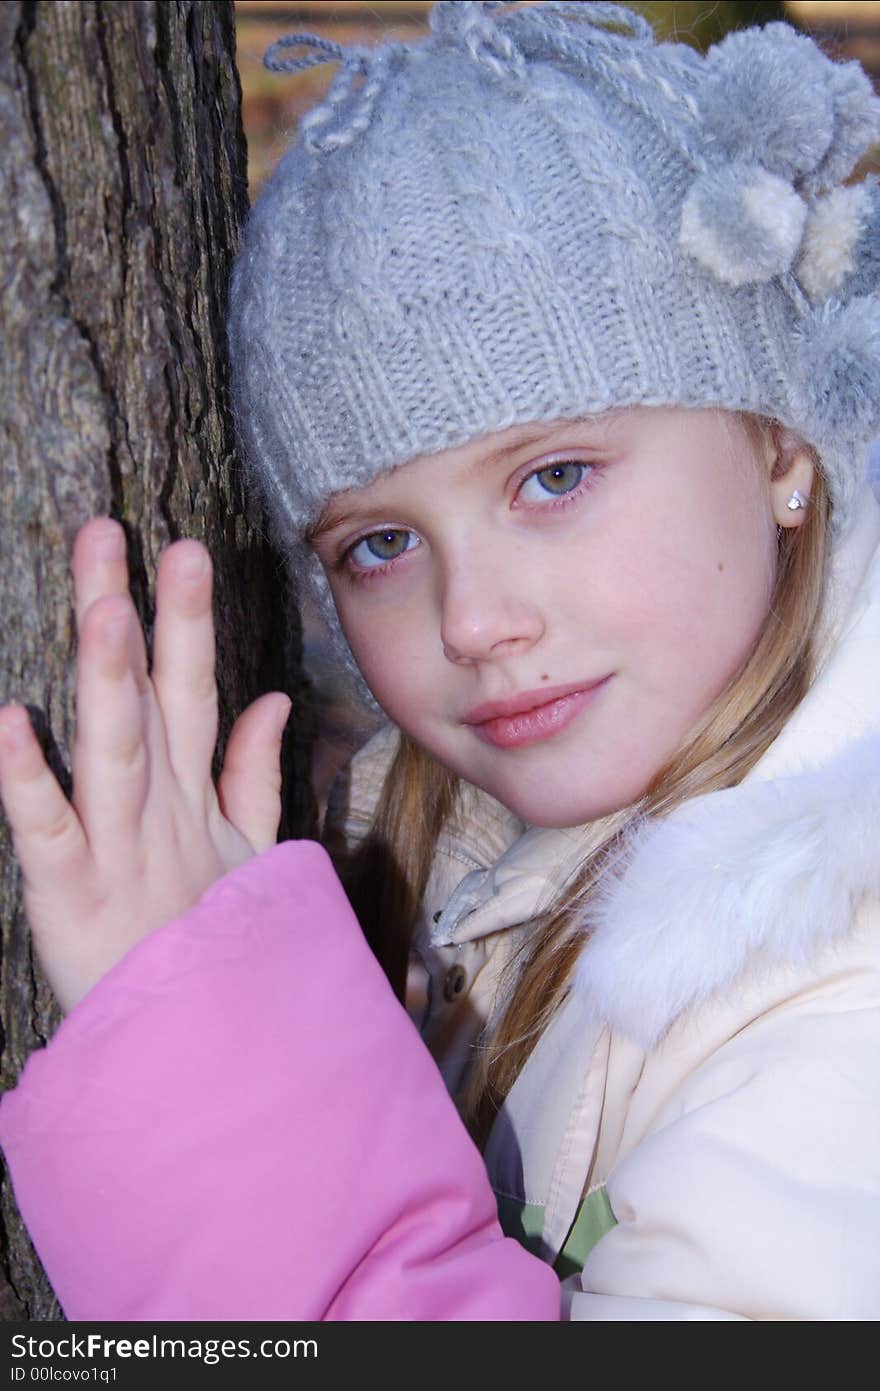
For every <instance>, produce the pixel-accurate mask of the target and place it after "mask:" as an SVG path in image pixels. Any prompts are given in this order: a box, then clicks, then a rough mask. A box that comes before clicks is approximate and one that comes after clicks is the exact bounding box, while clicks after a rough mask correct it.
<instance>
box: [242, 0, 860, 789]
mask: <svg viewBox="0 0 880 1391" xmlns="http://www.w3.org/2000/svg"><path fill="white" fill-rule="evenodd" d="M629 7H630V8H631V9H634V10H639V11H640V12H641V13H642V14H644V15H645V16H646V17H647V18H648V19H649V20H650V21H651V23H652V24H653V26H654V29H655V31H656V33H657V34H658V37H663V38H675V39H676V40H677V41H679V42H681V43H690V44H693V45H694V47H696V48H698V49H701V50H702V49H705V48H707V47H708V46H709V45H710V44H713V43H716V42H717V41H718V40H719V39H721V38H723V37H724V35H725V34H726V33H727V32H728V31H729V30H731V29H745V28H748V27H749V26H751V25H753V24H768V23H771V22H772V21H774V20H780V19H784V20H786V21H787V22H788V23H790V24H793V25H795V26H796V27H797V28H799V29H801V30H803V31H804V32H805V33H808V34H810V35H811V37H813V38H814V39H816V40H817V41H818V42H819V43H820V44H821V45H822V47H823V49H824V50H825V52H826V53H828V54H829V56H831V57H835V58H839V59H842V58H856V59H858V61H859V62H860V63H861V64H862V66H863V67H864V68H865V70H866V71H867V72H868V73H869V75H870V76H871V77H872V78H873V80H874V83H875V85H877V86H878V90H880V0H876V3H875V2H874V0H865V2H861V0H856V2H854V3H851V0H789V3H774V0H768V2H767V3H764V2H763V0H754V2H753V0H745V3H736V0H728V2H726V3H725V2H724V0H722V3H716V4H711V3H707V0H695V3H689V0H681V2H680V3H679V0H673V3H666V4H638V3H630V5H629ZM430 8H431V0H371V3H364V0H337V3H330V2H329V0H311V3H309V0H304V2H303V3H292V0H237V3H236V6H235V9H236V27H237V40H238V66H239V71H240V73H241V82H242V90H243V98H244V125H245V133H246V135H247V142H248V181H249V187H250V196H251V201H253V199H254V198H255V197H256V195H257V193H258V192H259V190H260V186H261V185H262V183H263V181H264V180H265V178H266V176H267V175H268V174H269V173H270V171H271V170H272V169H273V168H274V166H275V164H276V162H277V160H278V159H279V157H280V156H281V154H282V153H283V152H284V150H285V148H286V146H287V145H288V143H289V142H290V140H291V139H292V138H293V136H294V135H295V133H296V127H297V122H298V120H299V118H300V116H301V115H302V113H303V112H304V111H307V110H308V109H309V107H311V106H313V105H314V103H315V102H316V101H317V100H319V99H320V97H321V96H322V94H323V92H324V91H325V89H326V88H327V86H328V85H329V83H330V81H331V79H332V77H333V75H334V73H335V72H336V67H335V65H334V64H330V63H324V64H322V65H321V66H319V67H313V68H310V69H309V70H307V71H306V72H304V73H297V74H294V75H291V74H276V73H270V72H268V71H267V70H266V69H265V68H264V67H263V63H262V60H263V54H264V53H265V51H266V49H267V48H268V47H269V45H270V44H271V43H272V42H273V41H274V40H275V39H277V38H280V37H281V36H282V35H283V34H290V33H295V32H297V31H303V30H304V31H307V32H310V33H315V34H320V35H322V36H324V37H326V38H330V39H334V40H336V41H337V42H338V43H342V44H346V43H377V42H379V41H381V40H382V39H384V38H395V39H404V40H406V39H414V38H418V37H419V36H420V35H422V34H424V33H425V32H426V30H427V15H428V11H429V10H430ZM870 172H880V146H878V147H877V149H875V150H874V151H873V152H872V153H871V155H870V156H869V157H868V159H866V160H864V161H863V162H862V164H861V165H860V166H859V169H858V170H856V172H855V174H854V176H853V177H854V178H861V177H862V176H863V175H864V174H865V173H870ZM872 455H873V457H872V470H873V473H874V476H875V478H880V441H878V445H877V446H875V449H874V450H873V451H872ZM303 627H304V637H305V649H306V650H305V661H306V666H307V669H308V671H309V673H310V676H311V680H312V687H313V699H314V705H315V715H316V727H317V731H318V732H317V737H316V740H315V745H314V761H313V778H314V784H315V792H316V796H317V798H318V803H319V807H321V809H322V810H323V806H324V803H325V799H326V794H327V790H328V787H329V785H330V783H331V781H332V779H333V776H334V774H335V772H336V770H337V769H338V768H339V767H340V766H341V765H342V764H343V763H344V762H345V761H347V759H348V758H349V757H350V755H351V753H352V752H354V750H355V749H356V748H357V747H358V746H359V745H360V744H361V743H362V742H363V740H364V739H365V738H366V737H368V736H369V734H370V733H371V732H372V730H373V729H374V728H376V726H377V723H378V719H377V718H376V717H373V716H371V715H370V713H369V712H368V711H366V710H365V709H364V707H363V705H362V704H361V702H360V701H359V699H358V697H357V693H356V691H355V689H354V687H353V684H352V683H351V682H350V681H347V680H345V679H344V678H343V677H341V675H340V673H339V672H338V670H336V669H335V667H334V666H333V665H332V664H331V662H330V661H329V658H328V653H327V649H326V644H325V642H324V639H323V636H322V632H321V627H320V624H319V622H318V620H317V618H316V616H315V614H314V613H312V612H310V611H308V610H307V611H306V612H305V613H304V614H303Z"/></svg>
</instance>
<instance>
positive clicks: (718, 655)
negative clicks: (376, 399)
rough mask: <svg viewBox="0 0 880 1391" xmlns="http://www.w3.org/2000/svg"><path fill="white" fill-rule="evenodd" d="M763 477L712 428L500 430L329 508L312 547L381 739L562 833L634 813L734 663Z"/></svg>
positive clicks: (619, 424) (719, 421) (757, 575)
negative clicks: (393, 734)
mask: <svg viewBox="0 0 880 1391" xmlns="http://www.w3.org/2000/svg"><path fill="white" fill-rule="evenodd" d="M769 471H770V462H769V457H768V459H764V458H763V457H762V458H760V459H759V458H756V457H755V453H754V449H753V447H752V445H751V444H750V443H749V440H748V437H747V435H746V433H745V430H744V428H743V426H742V424H741V422H740V421H739V420H738V419H737V418H736V417H734V416H731V415H729V414H727V413H725V412H722V411H715V410H685V409H672V408H657V407H632V408H630V409H626V410H619V411H613V412H608V413H607V414H605V415H603V416H600V417H598V418H595V419H592V420H587V421H575V422H572V421H569V422H555V423H551V424H546V423H545V424H540V425H530V426H515V427H512V428H511V429H508V430H503V431H500V432H498V433H496V434H492V435H487V436H484V437H483V438H481V439H479V440H476V441H474V442H472V443H470V444H467V445H465V446H463V447H461V448H459V449H450V450H447V451H445V452H443V453H440V454H432V455H426V456H423V457H420V458H417V459H415V460H413V461H412V462H410V463H408V464H405V465H403V466H402V467H401V468H397V469H394V470H391V471H390V472H388V473H386V474H384V475H382V476H381V477H379V478H378V479H377V480H376V481H375V482H373V483H372V484H370V485H369V486H368V487H366V488H360V489H354V490H351V491H347V492H344V493H338V494H336V495H335V496H334V497H333V498H332V499H331V500H330V503H329V504H328V507H327V510H326V512H325V515H324V518H323V519H322V523H321V526H320V528H319V532H318V533H317V534H316V536H315V538H314V546H315V549H316V551H317V552H318V555H319V556H320V559H321V561H322V562H323V564H324V566H325V568H326V570H327V574H328V576H329V581H330V585H331V588H332V591H333V596H334V599H335V601H336V606H337V609H338V611H339V617H340V621H341V623H342V628H343V631H344V632H345V635H346V637H347V639H348V641H349V643H350V645H351V648H352V651H353V653H354V656H355V659H356V660H357V663H358V665H359V666H360V668H361V670H362V672H363V674H364V677H365V678H366V681H367V683H368V685H369V686H370V688H371V690H372V691H373V693H374V695H375V697H376V699H377V700H378V702H379V704H380V705H381V706H382V707H383V708H384V709H385V710H386V711H387V713H388V715H389V716H390V717H391V719H392V720H393V721H394V722H395V724H397V725H399V726H400V727H401V728H402V729H403V730H405V731H406V733H407V734H408V735H409V736H410V737H411V738H412V739H413V740H414V741H415V742H416V743H417V744H419V745H421V746H422V747H423V748H424V749H426V750H427V751H428V753H430V754H432V755H433V757H434V758H436V759H437V760H438V761H439V762H440V763H442V764H445V765H446V767H448V768H450V769H452V770H453V771H454V772H456V773H459V774H460V775H461V776H462V777H463V778H465V779H466V780H467V781H468V782H470V783H473V784H476V785H477V786H478V787H481V788H484V789H485V791H487V792H489V793H491V794H492V796H494V797H496V798H498V800H499V801H501V802H503V803H504V805H505V806H507V807H509V808H510V810H511V811H513V812H514V813H516V815H518V816H519V817H520V818H521V819H522V820H523V821H525V822H528V823H530V824H532V825H538V826H573V825H579V824H580V823H582V822H585V821H589V820H592V819H594V818H595V817H598V816H601V815H604V814H606V813H608V812H610V811H614V810H619V809H620V808H622V807H624V806H627V805H629V804H630V803H632V802H633V801H635V800H636V799H637V798H638V797H640V796H641V794H642V793H643V792H644V791H645V790H646V788H647V787H648V786H649V784H650V783H651V781H652V779H653V778H654V776H655V775H656V774H657V772H658V771H659V770H660V768H661V767H662V765H663V764H664V763H665V762H666V760H667V758H668V757H669V756H670V755H671V754H672V753H673V752H674V750H675V749H676V748H677V747H678V745H680V744H681V742H682V741H683V739H684V738H685V736H686V735H687V734H688V732H689V731H690V730H691V729H692V727H693V726H694V724H695V723H696V721H697V720H698V719H699V717H700V716H701V715H702V714H703V712H704V711H705V710H706V709H707V708H708V706H709V705H710V704H711V702H712V701H713V700H714V698H715V697H716V696H717V695H719V694H720V693H721V691H722V690H723V689H724V687H725V686H726V685H727V684H728V682H729V681H730V680H731V678H732V677H733V676H735V674H736V673H737V672H738V670H739V669H740V667H741V666H742V665H743V663H744V662H745V660H746V658H747V657H748V655H749V652H750V649H751V648H752V646H753V644H754V642H755V640H756V638H757V636H758V634H759V632H760V630H761V627H762V625H763V623H764V619H765V617H766V615H767V611H768V607H769V602H770V595H771V592H772V588H773V582H774V576H775V556H776V540H775V538H776V531H775V528H776V519H775V517H774V514H773V508H772V505H771V495H770V485H769Z"/></svg>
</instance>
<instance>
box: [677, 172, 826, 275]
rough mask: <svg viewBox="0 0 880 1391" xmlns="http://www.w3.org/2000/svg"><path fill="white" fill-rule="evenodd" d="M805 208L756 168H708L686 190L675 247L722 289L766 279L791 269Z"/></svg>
mask: <svg viewBox="0 0 880 1391" xmlns="http://www.w3.org/2000/svg"><path fill="white" fill-rule="evenodd" d="M806 216H807V208H806V204H805V203H804V201H803V199H802V198H799V197H798V195H797V194H796V193H795V192H794V189H793V188H792V187H791V185H790V184H788V183H786V182H785V180H784V179H780V178H779V177H778V176H777V175H776V174H770V173H768V171H767V170H766V169H764V168H762V167H761V165H760V164H754V163H748V162H745V161H737V162H735V163H733V164H728V165H725V166H724V167H723V168H721V169H710V170H708V171H707V172H706V173H704V174H701V175H699V177H698V178H697V179H696V180H695V182H694V183H693V184H692V186H691V188H690V189H689V191H688V193H687V195H686V197H685V200H684V203H683V204H682V209H681V232H680V237H679V240H680V243H681V246H682V248H683V249H684V250H685V251H686V252H688V254H689V255H691V256H693V258H694V259H695V260H696V261H699V263H700V264H701V265H702V266H704V267H705V268H706V270H709V271H711V272H712V274H713V275H715V276H716V277H717V278H718V279H719V280H721V281H723V282H724V283H725V284H727V285H734V286H738V285H748V284H752V283H754V282H760V281H766V280H772V279H773V278H774V276H777V275H783V274H785V272H786V271H787V270H788V269H789V267H790V266H791V264H792V262H793V260H794V258H795V255H796V254H797V251H798V249H799V247H800V244H801V238H802V236H803V231H804V223H805V221H806Z"/></svg>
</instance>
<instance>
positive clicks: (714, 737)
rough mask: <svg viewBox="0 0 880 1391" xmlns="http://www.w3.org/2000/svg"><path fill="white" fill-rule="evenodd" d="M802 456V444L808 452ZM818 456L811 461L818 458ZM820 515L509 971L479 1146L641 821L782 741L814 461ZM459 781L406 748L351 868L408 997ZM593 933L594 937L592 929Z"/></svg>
mask: <svg viewBox="0 0 880 1391" xmlns="http://www.w3.org/2000/svg"><path fill="white" fill-rule="evenodd" d="M739 419H740V420H741V422H742V425H743V427H744V429H745V431H746V435H747V437H748V439H749V442H750V444H751V446H752V449H753V451H754V454H755V456H756V457H757V456H758V455H759V453H760V451H761V450H762V449H763V448H764V447H765V446H766V442H767V439H768V436H769V437H770V438H771V439H772V440H773V442H774V445H775V447H776V451H777V456H778V459H779V462H778V463H777V466H776V475H784V474H785V472H787V469H788V466H789V462H790V461H789V460H787V458H786V448H785V447H783V446H782V444H781V441H782V440H783V436H784V435H787V436H788V452H789V453H790V449H791V439H792V436H791V432H790V431H789V432H783V430H782V427H780V426H779V425H778V423H777V422H775V421H771V420H767V419H764V418H763V417H757V416H752V415H745V414H743V415H741V416H740V417H739ZM797 444H798V445H799V446H800V447H801V448H803V447H804V443H803V441H797ZM811 452H812V451H811ZM813 458H814V464H815V465H816V468H815V477H814V483H813V488H812V492H811V497H810V505H809V509H808V512H807V516H806V517H805V519H804V522H803V524H802V525H801V526H799V527H793V528H783V529H781V530H780V532H779V538H778V558H777V572H776V580H775V585H774V589H773V594H772V598H771V602H770V607H769V611H768V614H767V617H766V620H765V622H764V624H763V627H762V629H761V632H760V634H759V636H758V638H757V640H756V642H755V644H754V646H753V648H752V651H751V653H750V655H749V657H748V658H747V660H746V662H745V664H744V665H743V667H742V669H741V670H740V671H739V673H738V674H737V675H736V676H735V677H734V679H733V680H732V681H731V682H730V683H729V685H728V687H727V688H726V690H725V691H723V692H722V693H721V695H720V696H718V698H717V699H716V700H715V701H714V702H713V703H712V705H711V706H710V708H709V709H708V710H707V711H706V712H705V713H704V715H703V717H702V718H701V720H700V721H699V723H698V725H697V727H696V728H695V729H693V730H692V731H691V733H690V734H689V736H688V738H687V740H686V742H685V743H684V745H683V746H682V747H681V748H679V749H678V750H677V751H676V752H675V753H674V754H673V755H672V756H671V757H670V758H669V759H668V760H667V762H666V764H665V765H664V766H663V767H662V768H661V769H660V771H659V772H658V773H657V774H656V776H655V777H654V779H653V781H652V783H651V784H650V786H649V787H648V788H647V789H646V791H645V792H644V794H643V796H642V797H641V798H640V799H639V801H638V802H637V803H636V804H635V805H633V806H630V807H626V808H624V809H623V810H621V811H618V812H615V813H613V814H612V815H610V816H607V817H603V818H601V819H600V820H597V821H596V822H594V823H593V831H594V835H593V837H592V839H591V843H590V844H589V846H588V848H587V849H586V851H585V857H584V860H583V862H582V864H581V867H580V869H579V871H578V873H577V875H576V876H575V878H574V879H573V880H572V881H571V882H570V883H569V884H568V885H567V886H565V887H564V888H563V889H562V890H561V892H560V895H559V897H558V899H557V901H556V902H555V903H554V904H552V905H551V907H550V908H549V909H548V910H547V911H546V912H544V913H543V914H542V915H541V916H540V917H538V918H536V919H534V920H533V921H532V923H531V924H530V930H529V931H528V932H527V933H526V934H525V936H524V940H523V944H522V946H521V948H520V949H519V951H518V952H517V953H516V954H515V956H514V958H513V959H512V960H511V961H510V963H509V964H508V966H507V968H506V973H505V985H504V988H503V990H502V992H501V1003H500V1008H498V1009H496V1018H495V1021H494V1022H493V1023H492V1024H491V1027H490V1029H489V1030H487V1032H486V1035H485V1036H484V1037H483V1038H482V1039H481V1041H480V1043H479V1045H478V1047H477V1050H476V1054H475V1058H474V1064H473V1067H472V1069H471V1074H470V1078H469V1081H468V1083H467V1085H466V1087H465V1090H464V1092H463V1094H462V1095H461V1097H460V1098H459V1099H458V1100H459V1104H460V1106H461V1109H462V1114H463V1116H464V1118H465V1120H466V1122H467V1124H468V1125H469V1127H470V1129H471V1132H472V1134H473V1135H474V1138H475V1139H476V1140H477V1142H478V1143H479V1144H483V1143H484V1142H485V1140H486V1139H487V1137H488V1133H489V1130H490V1128H491V1125H492V1121H493V1120H494V1117H495V1114H496V1113H497V1111H498V1109H499V1107H500V1106H501V1103H502V1102H503V1100H504V1098H505V1097H506V1095H507V1094H508V1092H509V1091H510V1088H511V1087H512V1086H513V1083H514V1082H515V1080H516V1078H517V1077H518V1075H519V1073H520V1072H521V1071H522V1068H523V1066H524V1064H525V1062H526V1060H527V1058H528V1056H529V1054H530V1053H531V1051H532V1049H533V1048H534V1046H535V1044H536V1042H537V1040H538V1038H539V1037H540V1035H541V1033H542V1032H543V1030H544V1029H545V1028H546V1027H547V1025H548V1024H549V1022H550V1020H551V1019H552V1018H553V1016H554V1014H555V1013H556V1011H557V1010H558V1009H559V1006H560V1004H561V1003H562V1001H563V999H564V998H565V995H566V993H567V990H568V987H569V983H570V980H571V976H572V972H573V970H574V966H575V962H576V960H577V957H578V955H579V953H580V950H581V948H582V946H583V943H584V940H585V931H586V930H588V924H589V910H590V897H591V894H592V893H593V891H594V890H595V888H596V885H597V884H598V882H599V879H600V878H601V876H602V875H603V874H605V873H606V872H607V871H608V870H609V868H611V867H613V863H614V860H615V858H616V856H617V855H618V854H619V853H620V851H621V850H622V847H623V844H624V841H625V837H626V833H627V830H628V828H629V826H630V825H631V823H632V822H633V820H634V819H635V818H637V817H638V818H641V817H644V816H646V815H647V816H653V817H660V816H665V815H667V814H668V813H669V812H670V811H672V810H673V808H674V807H677V806H679V805H680V804H681V803H682V802H684V801H687V800H688V799H689V798H691V797H695V796H697V795H699V794H701V793H705V792H711V791H715V790H718V789H720V788H725V787H733V786H735V785H736V784H737V783H738V782H740V781H741V780H742V778H744V777H745V775H746V774H747V773H748V771H749V770H750V769H751V768H752V767H753V766H754V765H755V763H756V762H757V761H758V759H759V758H760V757H761V755H762V754H763V753H764V752H765V750H766V749H767V748H768V747H769V746H770V744H771V743H772V742H773V740H774V739H775V738H776V736H777V734H778V733H779V732H780V730H781V729H782V727H783V726H784V724H785V723H786V721H787V720H788V718H789V716H790V715H791V713H792V711H793V710H794V709H795V708H796V706H797V705H798V704H799V702H800V701H801V699H802V698H803V696H804V694H805V692H806V691H807V689H808V687H809V684H810V681H811V679H812V675H813V663H814V653H815V646H816V634H817V629H818V624H819V620H820V617H821V612H822V601H823V596H824V585H825V576H826V569H827V555H828V533H829V521H830V511H831V504H830V499H829V495H828V490H827V487H826V485H825V482H824V479H823V477H822V473H821V468H820V467H819V466H818V465H819V461H818V459H817V458H816V457H815V455H814V456H813ZM457 785H458V784H457V779H456V778H455V777H454V775H453V774H451V773H449V772H448V771H447V770H446V769H444V768H441V767H440V766H439V765H438V764H436V763H435V762H434V760H433V759H431V758H430V757H429V755H427V754H426V753H424V751H422V750H421V749H418V748H417V747H416V746H415V745H414V744H412V743H411V742H410V741H409V739H407V738H406V736H402V737H401V741H400V745H399V748H398V752H397V754H396V756H395V759H394V761H393V763H392V765H391V768H390V769H389V771H388V774H387V777H386V780H385V785H384V788H383V793H382V796H381V798H380V800H379V805H378V809H377V812H376V817H375V820H374V823H373V826H372V828H371V831H370V834H369V835H368V837H367V839H366V841H365V842H364V844H363V845H362V846H361V848H360V849H359V850H358V851H357V852H356V853H355V855H354V857H353V858H352V859H351V860H350V861H349V863H348V864H347V865H345V866H341V872H342V875H343V880H344V882H346V885H347V887H348V889H349V893H350V896H351V898H352V902H353V904H354V906H355V910H356V911H357V912H358V915H359V917H360V920H361V923H362V924H363V926H364V931H365V933H366V935H367V938H368V940H369V941H370V943H371V945H372V946H373V949H374V951H375V952H376V954H377V956H378V957H379V959H380V961H381V962H382V964H383V966H384V967H385V970H386V972H387V974H388V977H389V979H390V981H391V983H392V985H393V986H394V988H395V990H396V992H397V994H398V996H399V998H403V992H404V988H405V979H406V968H407V960H408V955H409V947H410V937H411V933H412V928H413V925H414V922H415V919H416V915H417V913H418V909H419V904H420V902H421V899H422V896H423V894H424V891H425V887H426V884H427V880H428V875H429V873H430V868H431V862H432V858H433V854H434V849H435V846H436V842H437V837H438V835H439V833H440V830H441V828H442V826H443V824H444V822H445V821H446V820H447V819H448V818H450V817H451V816H453V815H454V810H455V799H456V789H457ZM585 925H586V926H585Z"/></svg>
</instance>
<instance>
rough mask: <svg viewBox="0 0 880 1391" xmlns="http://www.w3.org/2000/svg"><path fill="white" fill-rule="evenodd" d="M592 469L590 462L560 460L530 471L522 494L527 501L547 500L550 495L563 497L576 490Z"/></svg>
mask: <svg viewBox="0 0 880 1391" xmlns="http://www.w3.org/2000/svg"><path fill="white" fill-rule="evenodd" d="M589 471H590V465H589V464H569V463H565V462H564V461H563V462H560V463H558V464H548V465H547V467H546V468H542V469H538V471H537V472H536V473H530V474H529V476H528V478H527V479H526V480H525V482H524V483H523V485H522V488H521V490H520V491H521V495H522V496H523V497H524V498H525V500H526V501H527V502H546V501H547V498H548V497H563V496H564V495H565V494H566V493H571V492H574V490H575V488H576V487H577V486H578V484H579V483H582V482H583V480H584V478H585V477H586V475H587V474H588V473H589Z"/></svg>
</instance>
